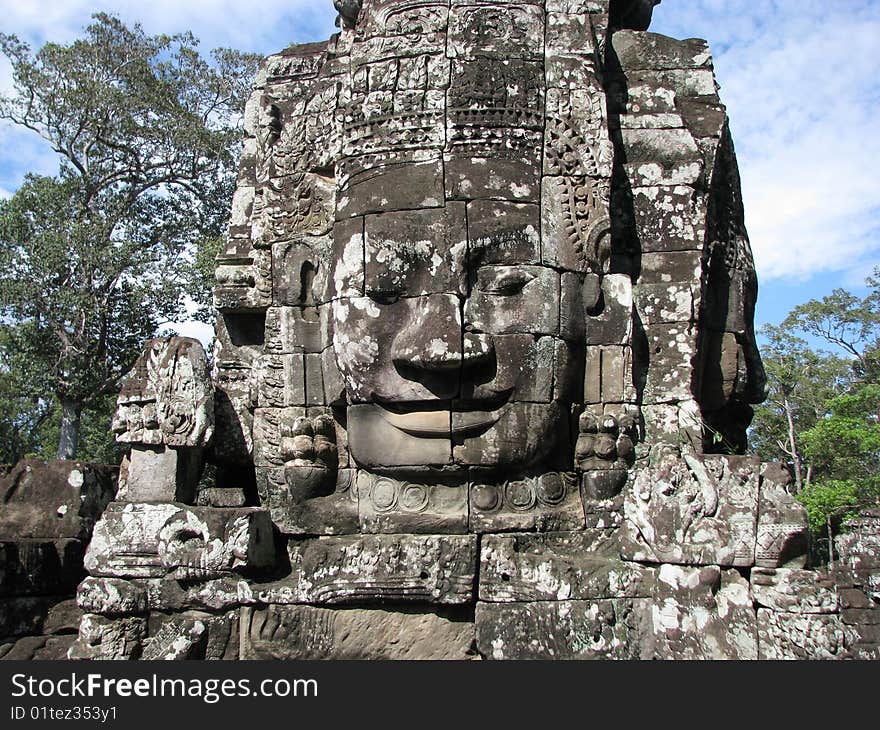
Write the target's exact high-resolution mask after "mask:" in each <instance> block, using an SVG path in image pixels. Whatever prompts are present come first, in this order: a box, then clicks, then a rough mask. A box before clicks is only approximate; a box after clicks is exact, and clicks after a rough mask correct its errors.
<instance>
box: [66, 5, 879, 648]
mask: <svg viewBox="0 0 880 730" xmlns="http://www.w3.org/2000/svg"><path fill="white" fill-rule="evenodd" d="M656 4H657V1H656V0H628V1H627V0H516V1H508V0H491V1H490V0H363V2H362V3H361V2H355V1H353V0H346V1H340V0H337V2H336V3H335V5H336V6H337V9H338V11H339V13H340V20H339V26H340V28H339V32H338V33H337V34H336V35H334V36H333V37H332V38H331V39H330V40H329V41H327V42H325V43H314V44H307V45H298V46H291V47H290V48H288V49H286V50H284V51H282V52H281V53H279V54H277V55H274V56H270V57H269V58H267V59H266V60H265V62H264V64H263V66H262V69H261V71H260V73H259V76H258V79H257V81H256V87H255V89H254V93H253V96H252V97H251V100H250V102H249V104H248V106H247V110H246V113H245V116H246V134H247V138H246V141H245V146H244V153H243V156H242V161H241V168H240V176H239V180H238V188H237V190H236V193H235V198H234V201H233V206H232V219H231V224H230V227H229V235H228V240H227V243H226V248H225V251H224V252H223V254H222V255H221V256H220V257H219V258H218V261H217V270H216V279H217V286H216V290H215V306H216V309H217V312H218V315H217V322H216V343H215V347H214V353H213V363H212V364H211V365H209V361H208V359H207V357H206V355H205V352H204V349H203V348H202V346H201V345H200V344H199V343H198V342H196V341H194V340H187V339H183V338H171V339H162V340H154V341H152V342H150V343H148V344H147V346H146V348H145V350H144V353H143V355H142V357H141V358H140V360H139V361H138V363H137V365H136V367H135V369H134V371H133V373H132V374H131V376H130V377H129V378H128V380H127V381H126V384H125V387H124V389H123V391H122V393H121V395H120V396H119V401H118V410H117V415H116V419H115V421H114V430H115V431H116V434H117V439H118V440H119V441H121V442H124V443H127V444H130V445H131V453H130V455H129V456H128V457H127V458H126V460H125V462H124V463H123V464H122V467H121V473H120V479H119V489H118V492H117V494H116V497H115V500H114V501H112V502H110V504H109V505H108V506H107V507H106V510H104V511H103V516H102V517H101V518H100V521H98V522H97V524H96V525H95V527H94V532H93V534H92V537H91V542H90V543H89V547H88V550H87V552H86V554H85V567H86V569H87V571H88V574H89V575H88V577H87V578H85V580H84V581H83V582H82V583H81V584H80V585H79V588H78V592H77V601H78V604H79V606H80V608H81V609H82V610H83V611H84V615H83V618H82V621H81V624H80V627H79V638H78V639H77V640H76V642H75V643H74V644H73V646H72V648H71V649H70V656H71V658H102V659H120V658H126V659H137V658H144V659H157V658H180V659H184V658H206V659H318V658H321V659H323V658H326V659H361V658H380V659H398V658H400V659H479V658H483V659H526V658H542V659H594V658H596V659H606V658H607V659H635V658H643V659H780V658H817V659H831V658H850V657H855V658H878V656H880V653H878V646H880V631H878V624H880V621H878V617H880V613H878V600H880V558H878V557H877V556H878V555H880V553H878V548H880V513H878V514H871V513H868V514H865V515H864V516H863V517H862V519H861V520H859V521H858V522H856V523H854V525H853V526H852V529H851V531H850V533H849V534H847V535H844V536H842V537H841V538H840V539H839V541H838V552H839V560H838V561H837V562H836V563H835V567H834V569H833V570H832V571H831V572H828V573H820V572H818V571H816V570H814V569H812V568H810V567H808V566H807V565H806V560H807V554H808V529H807V520H806V514H805V511H804V509H803V508H802V507H801V506H800V505H799V503H798V502H797V501H796V500H795V499H794V498H793V497H792V496H791V495H790V489H789V487H790V479H789V476H788V473H787V471H786V470H785V469H784V468H783V467H782V466H780V465H777V464H762V463H761V462H760V460H759V459H757V458H756V457H754V456H748V455H743V454H744V452H745V450H746V446H747V443H746V430H747V428H748V425H749V423H750V420H751V416H752V405H753V404H756V403H759V402H761V400H762V399H763V397H764V386H765V378H764V372H763V368H762V365H761V358H760V355H759V353H758V349H757V346H756V342H755V333H754V326H753V320H754V307H755V300H756V297H757V281H756V276H755V269H754V262H753V258H752V254H751V249H750V245H749V238H748V234H747V231H746V226H745V217H744V212H743V204H742V198H741V193H740V180H739V173H738V169H737V162H736V156H735V153H734V146H733V142H732V139H731V134H730V130H729V127H728V119H727V116H726V113H725V108H724V106H723V105H722V103H721V101H720V99H719V96H718V85H717V83H716V80H715V76H714V73H713V65H712V57H711V55H710V52H709V49H708V46H707V44H706V43H705V42H704V41H702V40H693V39H692V40H685V41H678V40H673V39H671V38H667V37H664V36H660V35H657V34H654V33H651V32H649V31H648V26H649V24H650V20H651V13H652V10H653V8H654V6H655V5H656ZM205 465H209V467H210V470H211V473H212V474H214V475H215V477H214V479H213V481H211V482H210V483H209V482H207V481H206V480H205V479H204V478H203V477H202V475H203V472H204V469H205Z"/></svg>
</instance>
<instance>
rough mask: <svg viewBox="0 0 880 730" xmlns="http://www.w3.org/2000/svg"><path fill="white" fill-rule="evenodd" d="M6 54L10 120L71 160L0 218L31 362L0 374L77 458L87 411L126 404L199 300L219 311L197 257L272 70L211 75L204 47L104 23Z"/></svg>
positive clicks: (1, 275)
mask: <svg viewBox="0 0 880 730" xmlns="http://www.w3.org/2000/svg"><path fill="white" fill-rule="evenodd" d="M0 51H2V52H3V53H4V54H5V55H6V57H7V58H8V59H9V60H10V62H11V64H12V71H13V81H14V94H13V95H12V96H10V97H9V98H0V118H5V119H7V120H10V121H12V122H14V123H15V124H18V125H20V126H22V127H25V128H27V129H29V130H31V131H33V132H34V133H36V134H38V135H39V136H40V137H41V138H42V139H44V140H45V141H46V142H48V143H49V145H51V147H52V149H53V150H54V151H55V152H56V153H57V154H58V156H59V161H60V164H59V174H58V175H57V177H38V176H34V175H29V176H27V177H26V179H25V182H24V184H23V185H22V187H21V188H20V189H19V190H18V191H17V192H16V193H15V195H14V196H13V197H12V198H11V199H9V200H7V201H3V202H2V203H0V316H2V321H3V323H4V327H5V340H4V342H3V343H0V344H3V345H4V346H8V347H10V348H12V349H13V350H15V352H16V353H17V354H16V357H15V358H14V362H13V360H12V359H9V358H7V360H8V362H5V363H2V364H0V370H2V374H3V375H4V376H7V377H9V378H20V376H19V375H18V374H17V373H19V372H20V370H21V368H25V369H26V370H27V371H28V372H29V374H30V378H32V388H33V389H35V390H36V391H40V395H39V396H38V397H39V399H40V400H39V402H40V403H42V404H43V407H44V408H49V409H51V408H53V407H57V409H58V410H59V413H60V422H59V423H60V425H59V430H60V436H59V446H58V451H57V453H58V456H59V457H60V458H70V457H72V456H73V455H74V453H75V452H76V446H77V440H78V437H79V427H80V418H81V414H82V412H83V409H86V410H88V409H90V408H93V407H97V404H99V403H101V402H103V399H105V397H106V396H107V395H109V394H112V393H115V392H116V390H117V389H118V386H119V381H120V379H121V377H122V375H124V374H125V372H126V371H127V370H128V369H129V368H130V367H131V365H132V363H133V362H134V359H135V358H136V356H137V353H138V351H139V349H140V347H141V345H142V343H143V341H144V340H145V339H147V338H149V337H151V336H154V335H155V334H156V333H157V332H158V331H159V330H160V329H161V327H162V326H163V325H166V324H168V323H170V322H174V321H179V320H180V319H182V318H184V317H185V313H184V305H185V302H186V299H187V298H189V300H191V301H194V302H195V304H196V305H197V306H198V307H200V311H201V312H202V314H203V315H204V313H205V312H206V311H207V308H208V301H209V297H210V287H209V285H208V281H207V277H206V276H205V266H204V262H203V261H202V260H200V259H199V254H198V251H199V249H200V248H203V249H209V250H210V249H211V248H212V247H213V245H214V242H216V240H217V239H218V238H219V237H220V236H221V235H222V232H223V229H224V226H225V223H226V219H227V218H228V207H229V201H230V200H231V197H232V191H233V188H234V178H235V168H236V164H237V156H238V151H239V140H240V138H241V134H240V130H239V125H240V121H241V117H242V112H243V109H244V103H245V101H246V98H247V94H248V93H249V90H250V86H251V80H252V77H253V74H254V72H255V70H256V64H257V58H256V57H255V56H249V55H245V54H241V53H237V52H234V51H229V50H220V51H214V53H213V55H212V60H211V61H208V60H206V59H205V58H203V57H202V56H201V55H200V54H199V52H198V43H197V41H196V40H195V38H194V37H193V36H192V35H191V34H189V33H184V34H179V35H175V36H164V35H160V36H148V35H146V34H145V33H144V31H143V30H142V28H141V27H140V26H139V25H134V26H133V27H127V26H126V25H124V24H123V23H122V22H121V21H120V20H119V19H117V18H115V17H112V16H108V15H104V14H98V15H95V16H93V22H92V24H91V25H89V26H88V27H87V28H86V29H85V33H84V37H83V38H82V39H80V40H77V41H75V42H74V43H72V44H70V45H66V46H65V45H58V44H52V43H50V44H47V45H45V46H43V47H42V48H41V49H40V50H39V51H38V52H36V53H33V52H32V51H31V49H30V47H29V46H28V45H27V44H26V43H23V42H22V41H20V40H19V39H18V38H16V37H15V36H12V35H6V34H0ZM202 258H204V255H202ZM16 368H18V370H17V369H16ZM53 400H54V403H55V406H52V405H51V404H52V402H53ZM13 410H15V409H14V408H13ZM19 421H21V419H20V418H19ZM13 422H14V419H13ZM21 422H22V423H24V422H23V421H21Z"/></svg>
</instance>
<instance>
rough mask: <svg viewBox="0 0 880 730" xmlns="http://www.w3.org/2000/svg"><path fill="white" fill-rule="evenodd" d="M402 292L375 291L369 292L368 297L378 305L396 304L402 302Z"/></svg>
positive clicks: (389, 290)
mask: <svg viewBox="0 0 880 730" xmlns="http://www.w3.org/2000/svg"><path fill="white" fill-rule="evenodd" d="M400 295H401V292H400V291H397V290H391V289H387V290H386V289H373V290H370V291H368V292H367V296H368V297H369V298H370V299H372V300H373V301H374V302H376V304H394V303H395V302H397V301H399V300H400Z"/></svg>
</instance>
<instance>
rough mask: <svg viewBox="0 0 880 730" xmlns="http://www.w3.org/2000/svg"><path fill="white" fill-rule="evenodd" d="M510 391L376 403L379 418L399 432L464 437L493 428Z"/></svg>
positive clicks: (413, 434) (422, 436) (432, 436)
mask: <svg viewBox="0 0 880 730" xmlns="http://www.w3.org/2000/svg"><path fill="white" fill-rule="evenodd" d="M509 398H510V392H507V393H504V394H502V395H500V396H498V397H496V398H491V399H485V400H475V401H448V400H447V401H409V402H404V403H377V404H376V405H377V407H378V409H379V413H380V414H381V416H382V418H383V419H384V420H385V421H386V422H387V423H388V424H390V425H391V426H394V428H396V429H397V430H399V431H403V432H404V433H407V434H409V435H410V436H417V437H419V438H453V437H456V438H465V437H470V436H475V435H479V434H480V433H481V432H484V431H486V430H487V429H489V428H491V427H492V426H494V425H495V424H496V423H497V422H498V421H499V419H500V418H501V414H502V412H503V410H504V408H505V407H506V406H507V401H508V400H509Z"/></svg>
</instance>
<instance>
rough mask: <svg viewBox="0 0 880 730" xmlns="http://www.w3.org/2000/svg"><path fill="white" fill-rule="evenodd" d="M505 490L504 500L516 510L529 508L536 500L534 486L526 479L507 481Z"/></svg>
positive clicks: (521, 510) (520, 510) (523, 510)
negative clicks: (505, 497)
mask: <svg viewBox="0 0 880 730" xmlns="http://www.w3.org/2000/svg"><path fill="white" fill-rule="evenodd" d="M506 491H507V494H506V496H507V499H506V501H507V502H508V503H509V504H510V506H511V507H513V509H515V510H517V511H518V512H525V511H527V510H530V509H531V508H532V507H534V506H535V503H536V502H537V501H538V500H537V496H536V495H535V490H534V488H533V487H532V485H531V484H530V483H529V482H527V481H517V482H508V484H507V490H506Z"/></svg>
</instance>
